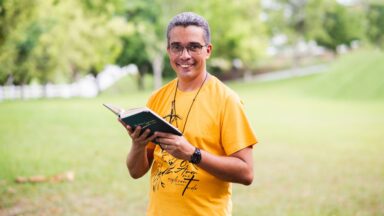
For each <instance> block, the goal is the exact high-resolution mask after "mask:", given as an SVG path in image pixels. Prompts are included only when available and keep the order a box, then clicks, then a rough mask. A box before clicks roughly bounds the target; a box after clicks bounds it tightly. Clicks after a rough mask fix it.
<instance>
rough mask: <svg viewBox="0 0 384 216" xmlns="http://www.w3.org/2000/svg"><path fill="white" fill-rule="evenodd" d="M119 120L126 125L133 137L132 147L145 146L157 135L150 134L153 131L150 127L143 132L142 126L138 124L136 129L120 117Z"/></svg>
mask: <svg viewBox="0 0 384 216" xmlns="http://www.w3.org/2000/svg"><path fill="white" fill-rule="evenodd" d="M118 120H119V122H120V123H121V124H122V125H123V126H124V127H125V129H126V130H127V132H128V134H129V136H130V137H131V139H132V147H135V148H145V146H146V145H147V143H149V142H150V141H152V140H154V139H155V137H156V136H155V135H154V134H153V135H152V136H148V135H149V134H150V133H151V131H150V130H149V129H146V130H145V131H144V132H143V133H141V127H140V126H137V127H136V128H135V130H133V129H132V128H131V126H129V125H127V124H125V123H124V122H123V121H122V120H121V119H120V118H119V119H118Z"/></svg>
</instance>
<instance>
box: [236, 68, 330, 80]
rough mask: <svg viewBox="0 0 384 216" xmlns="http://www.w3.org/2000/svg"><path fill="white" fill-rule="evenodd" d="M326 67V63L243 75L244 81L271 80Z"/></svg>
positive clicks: (297, 75)
mask: <svg viewBox="0 0 384 216" xmlns="http://www.w3.org/2000/svg"><path fill="white" fill-rule="evenodd" d="M327 68H328V65H327V64H319V65H312V66H308V67H299V68H292V69H287V70H279V71H273V72H268V73H263V74H258V75H254V76H246V77H244V79H243V80H244V81H260V82H262V81H273V80H282V79H289V78H293V77H301V76H308V75H312V74H317V73H322V72H325V71H326V69H327Z"/></svg>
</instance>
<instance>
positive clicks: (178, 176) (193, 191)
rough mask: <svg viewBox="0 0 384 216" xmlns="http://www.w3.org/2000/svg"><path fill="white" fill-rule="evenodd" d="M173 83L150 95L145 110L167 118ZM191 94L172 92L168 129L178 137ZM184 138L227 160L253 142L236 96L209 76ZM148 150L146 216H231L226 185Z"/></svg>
mask: <svg viewBox="0 0 384 216" xmlns="http://www.w3.org/2000/svg"><path fill="white" fill-rule="evenodd" d="M176 83H177V80H176V79H175V80H173V81H171V82H170V83H168V84H166V85H165V86H164V87H163V88H161V89H159V90H158V91H156V92H155V93H154V94H152V96H151V97H150V99H149V101H148V104H147V106H148V107H149V108H151V109H152V110H154V111H155V112H157V113H158V114H159V115H160V116H167V115H169V114H170V113H171V107H172V100H173V97H174V93H175V89H176ZM196 93H197V90H195V91H191V92H182V91H180V90H178V91H177V95H176V103H175V106H176V114H177V115H178V116H179V117H180V119H178V120H177V121H178V122H177V123H176V121H174V122H172V124H173V125H175V126H176V125H177V126H178V128H179V129H180V131H182V129H183V127H184V123H185V119H186V116H187V113H188V110H189V108H190V106H191V103H192V100H193V98H194V97H195V95H196ZM184 136H185V138H186V139H187V140H188V141H189V142H190V143H191V144H192V145H194V146H195V147H198V148H200V149H203V150H204V151H207V152H209V153H211V154H214V155H231V154H233V153H235V152H237V151H239V150H241V149H244V148H246V147H248V146H252V145H254V144H256V142H257V141H256V137H255V135H254V132H253V130H252V128H251V126H250V124H249V122H248V120H247V117H246V115H245V112H244V108H243V104H242V102H241V100H240V99H239V97H238V96H237V94H236V93H234V92H233V91H232V90H230V89H229V88H228V87H226V86H225V85H224V84H223V83H222V82H221V81H220V80H218V79H217V78H216V77H214V76H212V75H211V76H210V77H209V79H208V80H207V81H206V82H205V84H204V85H203V87H202V88H201V90H200V92H199V94H198V96H197V98H196V100H195V102H194V104H193V106H192V109H191V111H190V114H189V117H188V120H187V124H186V126H185V131H184ZM148 147H149V148H155V150H154V161H153V164H152V169H151V188H150V200H149V205H148V209H147V215H151V216H162V215H166V216H173V215H183V216H186V215H193V216H196V215H212V216H213V215H231V212H232V201H231V194H232V188H231V183H229V182H225V181H222V180H220V179H218V178H216V177H215V176H213V175H211V174H209V173H207V172H206V171H204V170H202V169H201V168H199V167H198V166H196V165H194V164H192V163H189V162H188V161H183V160H179V159H176V158H174V157H173V156H172V155H170V154H168V153H167V152H166V151H162V150H161V148H160V147H159V146H157V145H156V146H154V145H153V144H149V146H148ZM202 160H204V158H203V159H202Z"/></svg>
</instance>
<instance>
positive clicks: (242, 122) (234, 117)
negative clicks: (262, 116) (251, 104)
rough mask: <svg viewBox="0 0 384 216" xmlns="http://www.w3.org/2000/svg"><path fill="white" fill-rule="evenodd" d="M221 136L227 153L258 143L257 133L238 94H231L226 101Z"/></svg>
mask: <svg viewBox="0 0 384 216" xmlns="http://www.w3.org/2000/svg"><path fill="white" fill-rule="evenodd" d="M221 137H222V145H223V148H224V151H225V153H226V154H227V155H231V154H233V153H235V152H237V151H239V150H241V149H244V148H246V147H249V146H252V145H254V144H256V143H257V139H256V136H255V133H254V131H253V129H252V127H251V125H250V122H249V120H248V118H247V116H246V114H245V110H244V105H243V102H242V101H241V100H240V98H239V97H238V96H237V95H231V96H229V97H228V98H227V99H226V101H225V106H224V110H223V117H222V127H221Z"/></svg>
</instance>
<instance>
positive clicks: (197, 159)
mask: <svg viewBox="0 0 384 216" xmlns="http://www.w3.org/2000/svg"><path fill="white" fill-rule="evenodd" d="M200 161H201V152H200V149H198V148H197V147H196V148H195V152H193V154H192V156H191V160H189V162H191V163H193V164H198V163H200Z"/></svg>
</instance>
